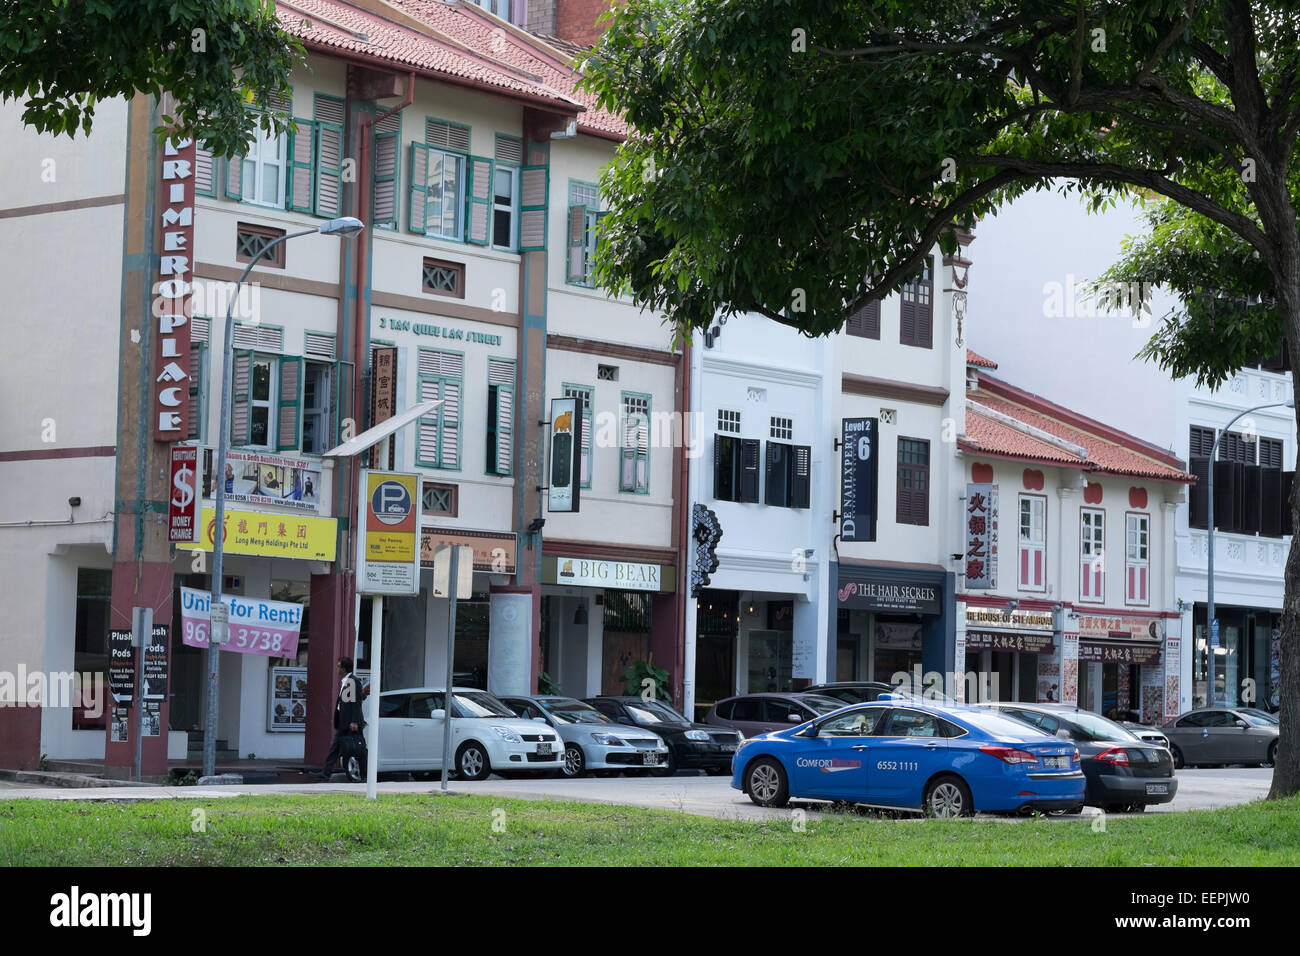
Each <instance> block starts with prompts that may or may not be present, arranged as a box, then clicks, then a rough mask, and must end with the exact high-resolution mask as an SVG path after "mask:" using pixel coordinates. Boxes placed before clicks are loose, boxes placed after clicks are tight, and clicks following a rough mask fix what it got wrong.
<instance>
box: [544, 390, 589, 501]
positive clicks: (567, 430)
mask: <svg viewBox="0 0 1300 956" xmlns="http://www.w3.org/2000/svg"><path fill="white" fill-rule="evenodd" d="M581 466H582V409H581V408H579V407H578V400H577V399H576V398H553V399H551V480H550V481H549V482H548V486H549V487H548V494H547V501H548V508H549V510H551V511H577V510H578V507H579V504H580V498H581V495H582V467H581Z"/></svg>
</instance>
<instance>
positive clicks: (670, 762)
mask: <svg viewBox="0 0 1300 956" xmlns="http://www.w3.org/2000/svg"><path fill="white" fill-rule="evenodd" d="M676 772H677V754H675V753H673V751H671V750H670V751H668V755H667V756H666V757H664V762H663V763H661V764H660V765H659V766H657V767H651V768H650V773H651V774H653V775H654V776H656V777H671V776H672V775H673V774H675V773H676Z"/></svg>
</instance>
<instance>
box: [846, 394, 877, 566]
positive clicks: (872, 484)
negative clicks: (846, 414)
mask: <svg viewBox="0 0 1300 956" xmlns="http://www.w3.org/2000/svg"><path fill="white" fill-rule="evenodd" d="M841 428H842V433H841V445H840V473H841V476H840V540H841V541H875V540H876V488H877V477H878V469H879V465H878V460H879V455H878V454H877V452H878V450H879V447H878V443H877V441H876V435H877V420H876V419H874V418H846V419H844V421H843V422H842V423H841Z"/></svg>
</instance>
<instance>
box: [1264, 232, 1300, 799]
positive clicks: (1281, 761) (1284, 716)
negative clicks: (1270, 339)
mask: <svg viewBox="0 0 1300 956" xmlns="http://www.w3.org/2000/svg"><path fill="white" fill-rule="evenodd" d="M1294 248H1295V247H1294V246H1292V250H1294ZM1284 258H1287V259H1290V260H1292V261H1290V262H1288V263H1287V264H1286V268H1285V269H1284V270H1283V276H1284V277H1283V278H1282V281H1281V282H1279V283H1278V287H1277V292H1278V300H1279V302H1280V303H1281V305H1282V314H1283V316H1284V317H1285V328H1286V339H1287V343H1288V344H1289V345H1291V346H1292V347H1293V348H1294V347H1295V345H1296V344H1300V261H1297V260H1300V256H1296V255H1294V253H1293V254H1292V255H1290V256H1284ZM1291 389H1292V396H1293V397H1294V398H1295V401H1296V406H1297V407H1298V408H1300V371H1296V370H1293V371H1292V373H1291ZM1297 420H1298V421H1300V416H1297ZM1297 437H1298V438H1300V428H1298V429H1297ZM1287 504H1288V506H1289V507H1290V509H1291V527H1292V529H1293V530H1300V481H1297V482H1293V483H1292V485H1291V497H1290V501H1288V502H1287ZM1279 671H1280V676H1281V681H1280V685H1279V699H1278V704H1279V707H1278V718H1279V721H1280V723H1281V733H1280V735H1279V737H1278V748H1277V763H1276V764H1275V765H1274V767H1273V786H1272V787H1271V788H1270V789H1269V792H1268V797H1269V799H1270V800H1273V799H1277V798H1279V797H1290V796H1294V795H1295V794H1297V793H1300V746H1297V740H1296V732H1297V731H1300V535H1297V534H1294V533H1293V534H1292V535H1291V548H1290V550H1289V552H1288V553H1287V558H1286V589H1285V591H1284V594H1283V597H1282V647H1281V662H1280V665H1279Z"/></svg>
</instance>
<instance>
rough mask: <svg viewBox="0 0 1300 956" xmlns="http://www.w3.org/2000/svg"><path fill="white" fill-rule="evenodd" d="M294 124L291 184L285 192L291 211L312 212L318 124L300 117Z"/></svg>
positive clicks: (292, 131)
mask: <svg viewBox="0 0 1300 956" xmlns="http://www.w3.org/2000/svg"><path fill="white" fill-rule="evenodd" d="M293 122H294V125H295V127H296V128H295V129H292V130H290V131H289V182H288V188H287V189H286V190H285V192H286V193H287V194H288V195H287V200H288V203H289V208H290V209H292V210H293V211H294V212H311V209H312V186H313V185H314V184H315V179H316V173H315V169H314V166H315V160H316V124H315V123H314V122H313V121H312V120H309V119H302V118H300V117H296V118H295V119H294V121H293Z"/></svg>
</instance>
